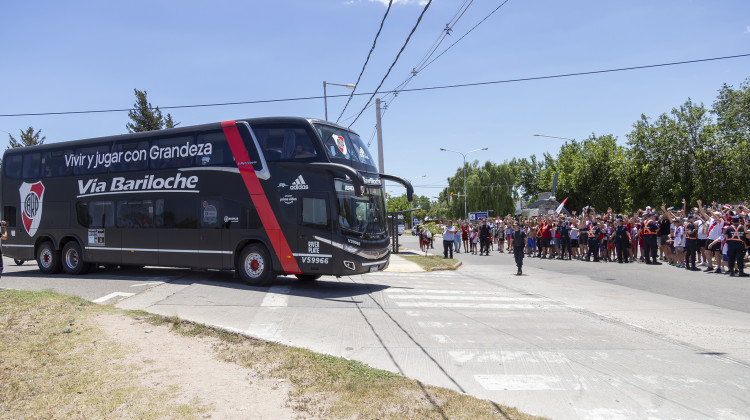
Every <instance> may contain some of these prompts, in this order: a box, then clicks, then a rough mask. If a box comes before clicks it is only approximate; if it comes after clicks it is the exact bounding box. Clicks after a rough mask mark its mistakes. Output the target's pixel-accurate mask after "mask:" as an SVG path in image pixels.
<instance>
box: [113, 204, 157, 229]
mask: <svg viewBox="0 0 750 420" xmlns="http://www.w3.org/2000/svg"><path fill="white" fill-rule="evenodd" d="M117 227H122V228H152V227H154V202H153V201H151V200H139V201H118V202H117Z"/></svg>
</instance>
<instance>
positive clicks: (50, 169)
mask: <svg viewBox="0 0 750 420" xmlns="http://www.w3.org/2000/svg"><path fill="white" fill-rule="evenodd" d="M72 154H73V149H61V150H53V151H51V152H44V153H42V175H43V176H44V177H45V178H46V177H53V176H70V175H72V174H73V168H72V167H71V166H68V164H67V162H66V159H65V157H66V156H70V155H72ZM68 159H70V158H68Z"/></svg>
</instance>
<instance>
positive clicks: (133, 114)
mask: <svg viewBox="0 0 750 420" xmlns="http://www.w3.org/2000/svg"><path fill="white" fill-rule="evenodd" d="M133 90H134V91H135V104H133V109H131V110H130V111H128V117H130V119H131V120H132V122H129V123H127V124H125V127H126V128H127V129H128V133H139V132H141V131H153V130H161V129H164V128H175V127H177V125H179V124H180V123H176V122H174V120H173V119H172V115H170V114H167V116H166V117H164V116H163V115H162V113H161V110H159V107H158V106H157V107H153V106H151V103H150V102H149V101H148V99H147V98H146V95H147V92H146V91H145V90H138V89H133Z"/></svg>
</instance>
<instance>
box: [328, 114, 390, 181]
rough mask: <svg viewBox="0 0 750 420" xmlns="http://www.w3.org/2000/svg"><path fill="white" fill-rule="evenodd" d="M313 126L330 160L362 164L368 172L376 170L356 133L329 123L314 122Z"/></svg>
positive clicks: (346, 163)
mask: <svg viewBox="0 0 750 420" xmlns="http://www.w3.org/2000/svg"><path fill="white" fill-rule="evenodd" d="M315 127H316V128H317V130H318V133H319V134H320V138H322V139H323V147H324V148H325V150H326V153H327V154H328V157H329V158H330V159H331V161H332V162H339V163H343V164H345V165H351V164H352V163H355V164H362V165H364V167H365V168H366V170H367V171H368V172H375V173H377V172H378V171H377V168H376V167H375V161H374V160H373V158H372V155H371V154H370V151H369V150H368V148H367V146H366V145H365V143H364V142H363V141H362V139H361V138H359V136H358V135H356V134H354V133H352V132H351V131H345V130H341V129H339V128H336V127H331V126H329V125H323V124H316V125H315ZM342 161H343V162H342Z"/></svg>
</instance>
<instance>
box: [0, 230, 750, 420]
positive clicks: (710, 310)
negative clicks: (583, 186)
mask: <svg viewBox="0 0 750 420" xmlns="http://www.w3.org/2000/svg"><path fill="white" fill-rule="evenodd" d="M411 242H413V244H412V243H411ZM402 244H404V245H405V246H407V247H409V246H412V247H413V248H415V247H416V241H415V240H414V239H413V238H411V237H408V236H404V237H402ZM436 247H437V243H436ZM456 257H458V258H459V259H461V260H462V261H463V263H464V264H463V266H462V267H461V268H460V269H459V270H457V271H447V272H421V273H419V272H414V273H396V272H383V273H373V274H367V275H363V276H351V277H344V278H340V279H336V278H333V277H324V278H322V279H321V280H320V281H317V282H300V281H297V280H296V279H294V278H292V277H279V278H278V279H277V280H276V282H275V284H274V285H272V286H271V287H270V288H255V287H250V286H247V285H245V284H242V283H240V282H239V281H236V280H234V279H233V278H232V275H231V273H228V272H200V271H190V270H178V269H157V268H146V269H141V270H103V271H99V272H97V273H93V274H89V275H86V276H81V277H68V276H62V275H58V276H41V275H40V273H39V272H38V270H36V268H35V267H34V266H29V265H24V266H21V267H16V266H14V265H13V263H12V261H10V260H8V259H6V260H5V263H6V265H5V267H6V270H5V274H4V275H3V277H2V279H0V288H23V289H33V290H43V289H52V290H57V291H61V292H64V293H72V294H77V295H79V296H83V297H84V298H86V299H89V300H92V301H98V302H100V303H104V304H115V305H116V306H118V307H121V308H127V309H143V310H147V311H149V312H153V313H159V314H163V315H168V316H179V317H180V318H181V319H187V320H192V321H196V322H201V323H205V324H209V325H214V326H218V327H221V328H225V329H227V330H230V331H236V332H240V333H243V334H247V335H250V336H255V337H259V338H264V339H269V340H274V341H278V342H281V343H287V344H292V345H296V346H302V347H306V348H310V349H312V350H315V351H319V352H324V353H328V354H334V355H338V356H343V357H347V358H351V359H356V360H360V361H363V362H365V363H368V364H370V365H371V366H375V367H378V368H382V369H388V370H391V371H394V372H399V373H401V374H403V375H406V376H409V377H413V378H416V379H419V380H421V381H423V382H425V383H430V384H434V385H439V386H445V387H447V388H450V389H455V390H457V391H461V392H466V393H468V394H471V395H475V396H477V397H480V398H486V399H490V400H492V401H496V402H498V403H502V404H506V405H511V406H516V407H518V408H519V409H521V410H522V411H525V412H528V413H531V414H538V415H545V416H548V417H550V418H555V419H601V418H623V419H631V418H684V419H704V418H722V419H723V418H738V419H750V397H748V395H750V392H748V391H750V314H748V311H747V305H744V306H741V307H738V306H739V305H738V302H741V301H742V300H743V299H744V301H745V302H747V297H748V284H750V281H748V280H747V279H739V278H731V279H730V278H728V277H724V276H720V275H707V274H703V273H687V272H684V271H683V270H678V269H675V268H671V267H668V266H665V265H663V266H657V267H651V266H646V265H642V264H630V265H618V264H612V263H609V264H604V263H599V264H594V263H583V262H578V261H550V260H536V259H526V264H525V266H524V276H520V277H519V276H515V275H513V274H515V266H514V263H513V258H512V256H510V255H499V254H497V252H495V254H493V255H490V256H478V255H469V254H463V253H462V254H457V255H456ZM9 264H10V265H9ZM27 264H28V263H27ZM394 265H396V264H394ZM610 279H614V280H610ZM696 289H697V290H698V291H696Z"/></svg>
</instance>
